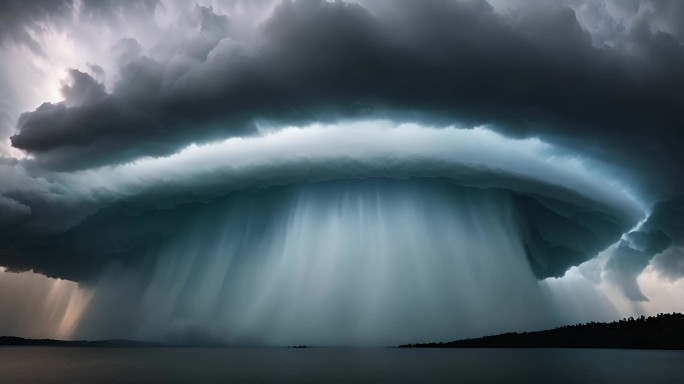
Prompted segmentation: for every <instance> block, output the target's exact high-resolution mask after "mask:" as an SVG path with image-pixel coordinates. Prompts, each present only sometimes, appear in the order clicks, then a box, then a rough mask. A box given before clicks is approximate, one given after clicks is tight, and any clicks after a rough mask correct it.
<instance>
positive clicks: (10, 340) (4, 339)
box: [0, 336, 166, 348]
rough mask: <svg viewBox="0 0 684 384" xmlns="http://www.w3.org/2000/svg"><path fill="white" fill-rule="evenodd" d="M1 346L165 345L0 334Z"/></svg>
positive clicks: (129, 341)
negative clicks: (33, 337) (29, 337)
mask: <svg viewBox="0 0 684 384" xmlns="http://www.w3.org/2000/svg"><path fill="white" fill-rule="evenodd" d="M0 346H42V347H88V348H149V347H165V346H166V345H164V344H162V343H154V342H149V341H134V340H124V339H113V340H94V341H87V340H73V341H69V340H53V339H25V338H23V337H15V336H0Z"/></svg>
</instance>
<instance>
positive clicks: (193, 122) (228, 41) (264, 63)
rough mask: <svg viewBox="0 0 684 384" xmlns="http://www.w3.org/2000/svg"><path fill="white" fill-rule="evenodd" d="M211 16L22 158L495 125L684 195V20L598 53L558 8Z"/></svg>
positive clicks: (27, 122)
mask: <svg viewBox="0 0 684 384" xmlns="http://www.w3.org/2000/svg"><path fill="white" fill-rule="evenodd" d="M570 5H572V4H570ZM642 7H643V6H642ZM663 7H664V6H661V5H658V6H657V8H658V9H662V8H663ZM672 7H675V6H672ZM675 8H676V7H675ZM196 10H199V11H198V12H197V15H198V16H197V17H198V18H199V19H198V20H199V21H198V23H199V24H198V25H199V26H200V32H201V33H200V34H199V37H197V38H194V40H193V39H190V40H186V41H180V42H162V43H160V44H159V45H158V46H157V47H153V49H152V50H151V51H150V53H149V54H148V53H143V54H142V55H140V56H136V57H134V58H129V59H128V60H124V62H123V63H122V64H121V66H120V68H119V72H120V73H119V77H120V79H119V81H118V82H116V83H115V84H114V86H113V87H112V89H110V90H108V93H107V96H106V98H105V99H104V100H103V101H102V102H101V103H98V104H94V105H90V106H79V105H76V106H71V107H68V106H62V105H47V106H46V105H44V106H42V107H40V108H39V109H37V110H36V111H33V112H28V113H26V114H25V115H24V116H23V117H22V119H21V121H20V123H19V126H18V132H17V134H16V135H15V136H14V137H13V138H12V143H13V145H14V146H15V147H17V148H21V149H24V150H26V151H28V152H29V153H32V154H34V155H35V156H36V158H37V161H39V162H40V164H41V165H43V166H46V167H53V168H61V169H69V168H72V169H73V168H88V167H93V166H98V165H103V164H107V163H111V162H121V161H128V160H131V159H133V158H135V157H138V156H141V155H164V154H169V153H172V152H174V151H176V150H178V149H179V148H181V147H183V146H185V145H187V144H188V143H189V142H205V141H209V140H212V139H215V138H219V137H226V136H233V135H245V134H252V133H255V126H254V123H255V122H270V123H273V124H276V125H278V124H290V123H296V124H303V123H308V122H313V121H334V120H339V119H346V118H368V117H390V118H395V119H398V120H421V121H426V120H428V121H431V122H432V123H435V124H446V123H453V122H462V123H463V124H466V125H472V124H482V123H486V124H492V125H493V126H494V127H495V128H496V129H498V130H500V131H503V132H506V133H509V134H514V135H517V136H539V137H543V138H545V139H546V140H550V141H552V142H557V143H562V144H564V145H567V146H570V147H572V148H575V149H577V150H580V151H582V152H584V153H587V154H589V155H592V156H596V157H599V158H601V159H603V160H606V161H609V162H614V163H616V164H619V165H620V166H622V167H624V168H625V169H628V170H630V171H632V172H633V174H632V175H634V174H638V175H639V177H636V176H632V181H633V182H635V183H638V184H639V185H638V186H639V187H640V188H641V190H643V191H645V192H647V193H649V194H650V195H651V196H652V197H651V198H652V199H657V198H659V197H661V194H663V191H667V192H664V193H671V192H672V191H679V190H680V189H679V188H681V187H682V185H681V183H682V182H681V178H671V177H665V175H669V174H672V173H673V172H676V171H677V170H678V168H677V167H678V165H677V164H679V163H681V162H682V161H683V160H684V159H682V158H680V153H681V151H679V150H678V145H679V143H680V142H681V141H682V139H681V134H680V133H679V130H678V127H680V126H682V124H683V123H684V121H682V115H681V114H680V113H677V111H679V110H680V109H681V108H682V102H683V101H682V99H681V92H682V89H684V74H682V71H681V70H680V69H681V67H682V66H683V65H684V48H683V47H682V43H681V40H680V38H679V35H677V34H675V31H677V30H678V29H677V28H676V26H677V25H676V24H677V23H676V22H674V21H673V22H672V23H671V24H669V25H670V26H671V27H670V28H668V29H667V30H668V31H670V32H664V31H662V30H657V29H654V26H653V25H652V21H653V19H654V18H655V16H650V17H649V14H647V13H644V14H643V15H642V16H640V17H638V18H635V19H634V20H633V21H632V22H631V23H630V24H629V25H621V26H620V27H621V28H622V33H621V34H619V36H618V37H619V39H618V40H617V41H614V42H613V43H612V44H611V45H598V46H597V45H596V43H595V42H594V41H593V39H592V34H591V33H590V32H589V31H587V30H586V29H584V28H583V26H582V25H581V24H580V22H579V21H578V19H577V15H576V13H575V11H574V10H573V9H571V8H569V7H564V6H561V5H557V4H556V5H549V4H547V5H545V6H540V7H529V8H521V9H516V10H512V11H510V12H508V13H505V14H501V13H497V12H495V11H494V10H493V8H492V7H491V6H490V5H488V4H487V3H486V2H484V1H426V2H419V3H418V2H416V3H414V2H401V3H384V2H378V3H375V2H372V3H370V2H369V3H368V4H366V3H364V4H363V5H359V4H354V3H351V4H347V3H342V2H334V3H327V2H322V1H297V2H289V1H286V2H283V3H282V4H280V5H278V6H277V7H276V8H275V10H274V12H273V14H272V15H271V16H270V17H269V18H268V19H267V20H265V21H264V23H263V24H262V25H260V27H259V28H258V30H257V33H256V35H255V36H254V37H251V39H248V40H241V39H234V38H233V36H232V32H231V28H230V24H231V22H230V20H229V19H228V18H227V17H225V16H223V15H221V14H220V11H218V10H214V9H211V8H201V7H198V8H196ZM659 12H660V11H659ZM658 20H659V19H658ZM196 21H197V20H196ZM613 37H614V36H613ZM155 50H156V51H155ZM154 52H165V55H167V56H164V57H162V56H163V55H162V56H160V55H155V54H154ZM170 52H173V54H172V56H171V57H170V58H169V56H168V55H170ZM52 121H54V123H52Z"/></svg>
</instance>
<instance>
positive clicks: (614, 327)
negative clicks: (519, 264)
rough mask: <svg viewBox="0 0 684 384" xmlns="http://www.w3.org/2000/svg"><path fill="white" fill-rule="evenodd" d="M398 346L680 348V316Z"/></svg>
mask: <svg viewBox="0 0 684 384" xmlns="http://www.w3.org/2000/svg"><path fill="white" fill-rule="evenodd" d="M400 347H403V348H614V349H671V350H672V349H684V314H681V313H672V314H659V315H658V316H650V317H646V316H641V317H637V318H633V317H630V318H627V319H622V320H619V321H615V322H612V323H597V322H590V323H585V324H575V325H566V326H563V327H559V328H555V329H550V330H545V331H538V332H523V333H517V332H513V333H504V334H500V335H495V336H486V337H481V338H474V339H464V340H456V341H449V342H439V343H424V344H407V345H401V346H400Z"/></svg>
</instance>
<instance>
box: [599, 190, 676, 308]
mask: <svg viewBox="0 0 684 384" xmlns="http://www.w3.org/2000/svg"><path fill="white" fill-rule="evenodd" d="M682 245H684V199H682V198H676V199H671V200H667V201H662V202H659V203H658V204H656V205H655V206H654V207H653V210H652V212H651V214H650V216H649V217H648V219H647V220H646V221H645V222H644V223H643V224H642V225H640V226H639V228H638V229H637V230H634V231H632V232H630V233H628V234H627V235H625V237H624V239H623V240H622V241H621V242H620V245H619V246H618V248H617V249H616V250H615V251H614V252H613V254H612V255H611V257H610V258H609V259H608V262H607V265H606V270H607V273H608V279H609V280H611V281H612V282H615V283H616V284H617V285H618V286H619V287H620V288H621V289H622V290H623V292H624V293H625V294H626V295H627V297H629V298H631V299H633V300H638V301H643V300H647V298H646V297H645V296H644V295H643V294H642V293H641V291H640V289H639V286H638V284H637V281H636V278H637V276H638V275H639V274H640V273H641V272H642V271H643V270H644V269H645V268H646V267H647V266H648V265H649V263H651V264H652V265H653V267H654V268H655V269H656V270H657V271H658V272H660V273H661V274H662V275H663V276H665V277H666V278H667V279H670V280H677V279H678V278H680V277H682V276H684V275H683V274H682V273H681V272H682V270H681V267H682V265H681V264H682V263H681V255H682V251H681V248H680V247H681V246H682Z"/></svg>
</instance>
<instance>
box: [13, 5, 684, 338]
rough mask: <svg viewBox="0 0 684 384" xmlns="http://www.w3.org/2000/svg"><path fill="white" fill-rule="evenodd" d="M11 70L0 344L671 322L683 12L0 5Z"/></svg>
mask: <svg viewBox="0 0 684 384" xmlns="http://www.w3.org/2000/svg"><path fill="white" fill-rule="evenodd" d="M0 55H1V56H2V58H3V59H2V60H0V90H1V91H0V268H2V270H3V272H0V288H2V289H0V312H2V313H3V316H2V317H0V334H16V335H20V336H27V337H58V338H74V337H82V338H100V339H102V338H114V337H117V338H119V337H122V338H140V339H149V340H152V339H153V340H160V341H165V342H169V343H176V344H184V343H190V344H212V343H222V342H226V343H232V344H268V345H287V344H325V345H340V344H343V345H347V344H348V345H362V344H369V345H378V344H382V345H384V344H401V343H407V342H416V341H434V340H449V339H454V338H458V337H470V336H480V335H485V334H489V333H493V332H504V331H516V330H532V329H539V328H543V327H549V326H555V325H561V324H565V323H568V322H577V321H595V320H615V319H617V318H620V317H622V316H631V315H640V314H656V313H659V312H672V311H684V279H682V277H684V177H682V176H684V175H683V174H682V170H681V164H684V151H682V150H681V147H682V145H683V144H684V133H683V131H682V127H684V117H683V116H684V114H682V113H681V111H682V110H684V96H683V95H684V72H683V71H682V70H681V68H683V67H684V2H681V1H676V0H558V1H540V0H518V1H505V0H489V1H485V0H428V1H420V2H417V1H416V2H407V1H391V0H376V1H364V0H359V1H322V0H297V1H294V0H292V1H290V0H283V1H278V0H273V1H270V0H259V1H243V0H233V1H230V0H227V1H197V2H187V1H164V0H159V1H156V0H131V1H125V2H117V1H91V0H54V1H40V0H36V1H18V0H17V1H13V0H8V1H3V2H2V3H0ZM501 311H506V313H509V314H510V316H509V317H508V318H507V319H502V318H501V316H499V315H497V314H498V313H500V312H501ZM5 314H8V315H5Z"/></svg>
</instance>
